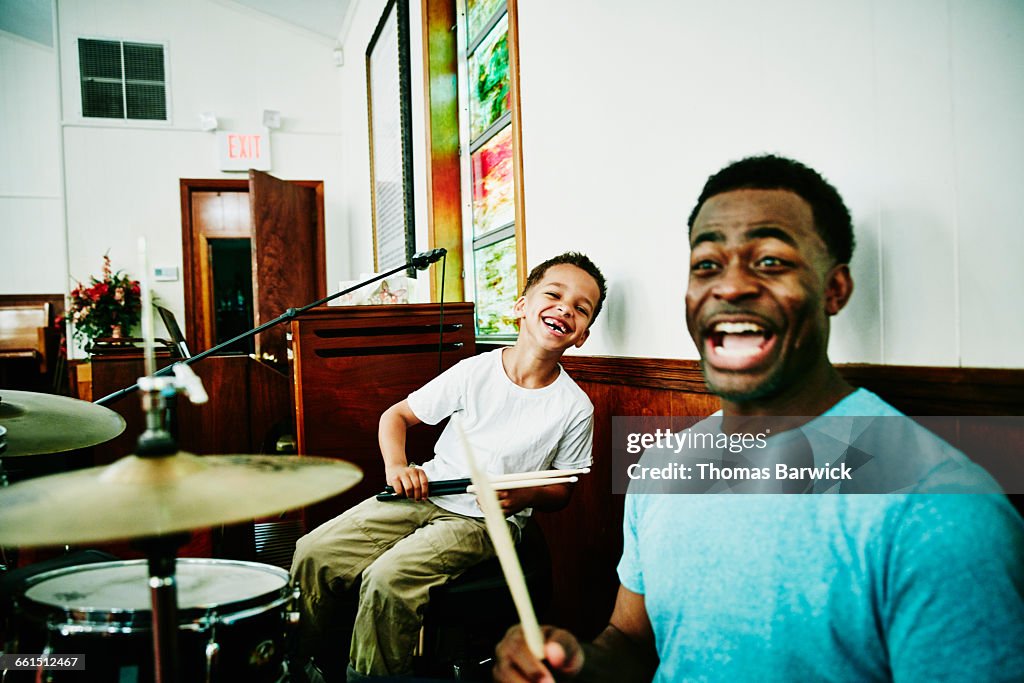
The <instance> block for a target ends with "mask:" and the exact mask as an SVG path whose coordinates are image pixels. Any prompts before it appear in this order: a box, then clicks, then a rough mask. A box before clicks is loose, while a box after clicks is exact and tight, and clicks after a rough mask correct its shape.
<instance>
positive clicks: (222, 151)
mask: <svg viewBox="0 0 1024 683" xmlns="http://www.w3.org/2000/svg"><path fill="white" fill-rule="evenodd" d="M217 153H218V155H219V156H220V170H222V171H248V170H249V169H250V168H254V169H256V170H257V171H269V170H270V132H269V131H267V130H263V131H260V132H259V133H233V132H229V131H223V130H220V131H217Z"/></svg>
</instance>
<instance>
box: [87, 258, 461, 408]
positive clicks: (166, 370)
mask: <svg viewBox="0 0 1024 683" xmlns="http://www.w3.org/2000/svg"><path fill="white" fill-rule="evenodd" d="M447 253H448V250H447V249H445V248H443V247H442V248H440V249H431V250H430V251H424V252H420V253H418V254H414V255H413V257H412V258H411V259H409V261H408V262H407V263H404V264H402V265H400V266H398V267H397V268H392V269H391V270H389V271H387V272H386V273H381V274H380V275H377V276H375V277H372V278H370V279H369V280H366V281H364V282H360V283H359V284H356V285H353V286H351V287H349V288H348V289H343V290H341V291H340V292H335V293H334V294H331V295H330V296H325V297H324V298H323V299H319V300H317V301H314V302H312V303H310V304H306V305H305V306H303V307H302V308H289V309H288V310H286V311H285V312H284V313H282V314H281V315H279V316H277V317H276V318H274V319H273V320H268V321H267V322H265V323H263V324H262V325H260V326H258V327H254V328H253V329H251V330H249V331H248V332H243V333H241V334H239V335H237V336H235V337H232V338H231V339H228V340H227V341H226V342H222V343H220V344H217V345H216V346H214V347H212V348H209V349H207V350H206V351H203V352H202V353H197V354H196V355H194V356H192V357H191V358H185V359H184V360H181V361H178V362H179V363H184V364H185V365H192V364H193V363H198V362H199V361H201V360H202V359H204V358H206V357H207V356H212V355H213V354H215V353H217V352H218V351H221V350H223V349H225V348H227V347H228V346H231V345H232V344H234V343H235V342H238V341H241V340H243V339H248V338H249V337H255V336H256V335H257V334H259V333H260V332H262V331H263V330H267V329H270V328H271V327H274V326H275V325H277V324H279V323H283V322H285V321H286V320H292V319H293V318H295V317H296V316H298V315H301V314H302V313H305V312H306V311H308V310H309V309H311V308H316V307H317V306H323V305H324V304H326V303H327V302H328V301H333V300H334V299H337V298H338V297H339V296H342V295H344V294H348V293H350V292H354V291H356V290H357V289H360V288H362V287H365V286H366V285H369V284H372V283H374V282H377V281H378V280H383V279H384V278H386V277H388V276H390V275H394V274H395V273H399V272H401V271H403V270H408V269H409V268H416V269H417V270H426V269H427V268H428V267H429V266H430V264H431V263H436V262H437V261H438V260H440V259H441V257H442V256H445V255H446V254H447ZM175 365H177V363H172V364H171V365H168V366H166V367H163V368H161V369H160V370H158V371H157V372H154V373H153V375H152V376H153V377H160V376H162V375H169V374H171V373H172V372H174V366H175ZM138 388H139V384H138V382H136V383H135V384H133V385H131V386H130V387H125V388H124V389H119V390H117V391H115V392H114V393H112V394H108V395H106V396H104V397H103V398H100V399H97V400H95V401H93V403H95V404H96V405H101V406H105V405H107V404H109V403H113V402H114V401H116V400H118V399H119V398H121V397H123V396H127V395H128V394H130V393H132V392H134V391H135V390H137V389H138Z"/></svg>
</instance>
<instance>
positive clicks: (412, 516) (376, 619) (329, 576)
mask: <svg viewBox="0 0 1024 683" xmlns="http://www.w3.org/2000/svg"><path fill="white" fill-rule="evenodd" d="M493 556H494V548H493V546H492V545H491V539H490V537H489V536H488V535H487V530H486V526H485V524H484V520H483V519H476V518H473V517H464V516H462V515H457V514H455V513H452V512H448V511H447V510H443V509H441V508H439V507H437V506H436V505H434V504H433V503H431V502H429V501H426V502H416V501H394V502H381V501H378V500H376V499H375V498H370V499H369V500H365V501H363V502H362V503H360V504H359V505H356V506H355V507H353V508H351V509H349V510H347V511H346V512H345V513H343V514H342V515H340V516H338V517H336V518H335V519H333V520H331V521H329V522H327V523H325V524H323V525H321V526H320V527H318V528H316V529H314V530H313V531H311V532H310V533H308V534H306V535H305V536H303V537H302V538H300V539H299V541H298V543H297V544H296V548H295V558H294V560H293V561H292V578H293V580H295V581H297V582H298V584H299V586H300V588H301V590H302V598H301V601H302V615H301V620H300V622H299V624H300V625H299V653H300V656H301V655H307V656H308V654H310V653H312V652H315V651H320V650H321V649H322V648H323V647H324V646H327V647H328V648H330V643H324V641H325V640H327V639H330V636H331V634H332V630H333V629H332V622H333V619H334V618H335V615H336V613H337V612H338V608H339V605H340V604H341V602H342V600H343V598H344V595H345V593H346V592H347V591H348V590H349V589H351V587H352V586H353V584H354V583H355V582H356V580H357V579H358V578H359V577H360V575H362V586H361V587H360V589H359V606H358V609H357V612H356V619H355V624H354V626H353V634H352V647H351V650H350V652H349V665H350V666H351V667H352V668H353V669H355V670H356V671H358V672H359V673H363V674H372V675H389V674H390V675H394V674H406V673H410V672H411V671H412V654H413V649H414V648H415V646H416V643H417V639H418V635H419V629H420V625H421V623H422V619H423V610H424V608H425V607H426V604H427V595H428V593H429V591H430V589H431V587H433V586H438V585H441V584H444V583H446V582H447V581H450V580H451V579H453V578H455V577H457V576H458V575H460V574H462V573H463V572H464V571H466V570H467V569H469V568H470V567H472V566H473V565H475V564H477V563H478V562H481V561H483V560H485V559H487V558H489V557H493ZM336 649H337V646H336V645H335V646H334V650H335V651H336ZM339 654H340V653H339Z"/></svg>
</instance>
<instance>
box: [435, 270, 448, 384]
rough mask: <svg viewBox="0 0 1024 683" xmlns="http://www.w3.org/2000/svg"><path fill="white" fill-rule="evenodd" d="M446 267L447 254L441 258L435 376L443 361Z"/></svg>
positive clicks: (439, 372)
mask: <svg viewBox="0 0 1024 683" xmlns="http://www.w3.org/2000/svg"><path fill="white" fill-rule="evenodd" d="M446 265H448V254H447V253H445V255H444V256H442V257H441V320H440V322H439V323H438V325H437V326H438V330H437V374H439V375H440V374H441V368H442V366H443V362H442V361H443V359H444V268H445V266H446Z"/></svg>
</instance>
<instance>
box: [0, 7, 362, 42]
mask: <svg viewBox="0 0 1024 683" xmlns="http://www.w3.org/2000/svg"><path fill="white" fill-rule="evenodd" d="M232 1H233V2H235V3H237V4H239V5H243V6H245V7H248V8H250V9H253V10H256V11H257V12H262V13H263V14H269V15H270V16H272V17H276V18H277V19H280V20H282V21H286V22H288V23H289V24H294V25H295V26H299V27H301V28H304V29H306V30H308V31H312V32H313V33H318V34H320V35H322V36H325V37H327V38H330V39H331V40H335V41H339V42H340V38H341V31H342V29H343V28H344V26H345V18H346V15H347V14H348V12H349V10H350V8H351V6H352V5H354V4H355V3H356V2H358V0H232ZM0 30H3V31H8V32H9V33H14V34H16V35H19V36H21V37H23V38H27V39H29V40H33V41H35V42H37V43H42V44H44V45H50V46H52V45H53V37H52V17H51V12H50V0H0Z"/></svg>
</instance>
